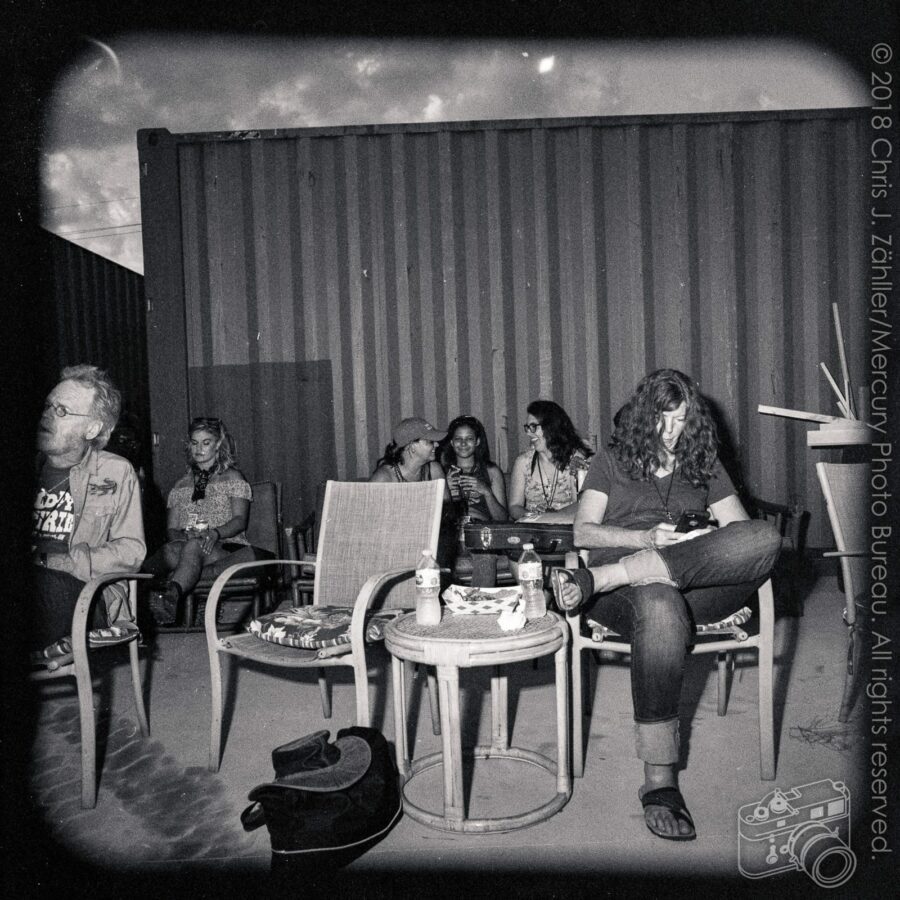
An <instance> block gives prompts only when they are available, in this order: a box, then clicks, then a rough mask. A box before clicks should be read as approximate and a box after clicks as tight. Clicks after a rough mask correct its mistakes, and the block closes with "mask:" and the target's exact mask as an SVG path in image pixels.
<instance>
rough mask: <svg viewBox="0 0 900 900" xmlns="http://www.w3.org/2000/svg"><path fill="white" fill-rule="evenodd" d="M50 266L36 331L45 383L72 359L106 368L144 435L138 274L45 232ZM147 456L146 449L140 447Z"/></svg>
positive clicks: (146, 409) (146, 406)
mask: <svg viewBox="0 0 900 900" xmlns="http://www.w3.org/2000/svg"><path fill="white" fill-rule="evenodd" d="M45 235H46V241H47V248H48V250H47V252H48V259H49V262H50V265H51V269H52V273H53V274H52V279H50V280H49V282H50V284H51V285H52V301H51V302H50V303H48V304H46V306H45V308H44V322H45V330H46V333H45V334H43V335H42V336H41V343H42V345H43V348H44V353H45V360H46V365H45V366H44V377H45V379H46V382H47V386H52V385H53V384H55V383H56V380H57V378H58V376H59V370H60V369H61V368H62V367H64V366H71V365H75V364H77V363H91V364H93V365H98V366H101V367H102V368H104V369H107V370H108V371H109V373H110V375H111V376H112V378H113V380H114V381H115V383H116V385H117V386H118V387H119V389H120V390H121V391H122V399H123V404H124V407H125V408H126V409H127V410H128V411H130V412H131V413H133V414H134V415H136V416H137V417H138V420H139V421H140V423H141V425H142V427H143V429H144V433H145V437H146V436H147V435H149V425H150V403H149V395H148V390H147V351H146V347H147V328H146V308H145V300H144V279H143V277H142V276H141V275H139V274H137V273H136V272H132V271H131V270H130V269H126V268H125V267H124V266H120V265H117V264H116V263H114V262H110V261H109V260H108V259H104V258H103V257H102V256H98V255H97V254H96V253H91V252H90V251H89V250H85V249H84V248H83V247H79V246H78V245H77V244H73V243H72V242H71V241H67V240H65V239H64V238H61V237H58V236H56V235H53V234H50V233H49V232H45ZM144 449H145V450H146V451H147V453H148V457H149V448H147V447H145V448H144Z"/></svg>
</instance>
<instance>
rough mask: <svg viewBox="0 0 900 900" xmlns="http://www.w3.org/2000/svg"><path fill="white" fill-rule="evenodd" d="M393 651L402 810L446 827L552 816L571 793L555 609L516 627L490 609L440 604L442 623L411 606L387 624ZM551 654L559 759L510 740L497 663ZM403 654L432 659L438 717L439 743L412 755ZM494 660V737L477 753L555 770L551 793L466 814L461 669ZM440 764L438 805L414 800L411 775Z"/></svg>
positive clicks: (475, 829) (487, 826)
mask: <svg viewBox="0 0 900 900" xmlns="http://www.w3.org/2000/svg"><path fill="white" fill-rule="evenodd" d="M384 638H385V646H386V647H387V649H388V651H389V652H390V654H391V657H392V659H391V668H392V675H393V695H394V728H395V731H396V745H397V767H398V769H399V770H400V776H401V778H402V779H403V782H404V786H403V808H404V810H405V811H406V813H407V815H409V816H410V817H411V818H413V819H415V820H416V821H417V822H421V823H422V824H423V825H429V826H431V827H432V828H440V829H442V830H444V831H454V832H464V833H476V834H478V833H486V832H498V831H512V830H514V829H516V828H524V827H526V826H528V825H533V824H535V823H536V822H541V821H543V820H544V819H549V818H550V816H552V815H554V814H555V813H557V812H559V810H561V809H562V808H563V806H565V805H566V803H567V802H568V800H569V797H571V796H572V777H571V773H570V770H569V689H568V678H567V665H566V657H567V652H568V644H569V630H568V628H567V626H566V624H565V622H564V621H563V619H562V618H561V617H560V616H558V615H557V614H556V613H553V612H548V613H547V614H546V615H545V616H543V617H542V618H540V619H533V620H531V621H529V622H527V623H526V624H525V627H524V628H523V629H522V630H520V631H513V632H505V631H501V629H500V627H499V626H498V625H497V616H495V615H489V616H488V615H451V614H449V613H448V612H447V611H446V610H445V611H444V616H443V619H442V620H441V623H440V624H439V625H432V626H424V625H418V624H417V623H416V617H415V614H414V613H410V614H409V615H406V616H401V617H400V618H399V619H396V620H394V621H393V622H390V623H389V624H388V625H387V626H386V628H385V632H384ZM550 654H554V658H555V673H556V747H557V749H556V756H557V758H556V761H555V762H554V761H553V760H552V759H550V758H548V757H547V756H544V755H543V754H541V753H536V752H534V751H532V750H524V749H521V748H519V747H510V746H509V736H508V733H507V683H506V675H503V674H501V672H500V668H499V667H500V666H502V665H505V664H506V663H512V662H520V661H522V660H529V659H537V658H538V657H541V656H549V655H550ZM402 660H407V661H409V662H414V663H421V664H423V665H426V666H435V667H436V669H437V681H438V697H439V705H440V720H441V744H442V750H441V751H440V752H437V753H431V754H429V755H427V756H423V757H421V758H419V759H416V760H412V761H410V759H409V750H408V747H407V722H406V686H405V683H404V668H405V667H404V665H403V662H402ZM476 666H494V667H496V668H495V671H494V674H493V676H492V678H491V719H492V729H491V743H490V745H479V746H477V747H475V748H474V756H475V758H476V759H485V760H490V759H513V760H518V761H520V762H524V763H530V764H531V765H533V766H537V767H538V768H540V769H543V770H545V771H547V772H549V773H551V774H552V775H555V776H556V794H555V796H554V797H553V798H551V799H550V800H549V801H547V802H546V803H543V804H542V805H540V806H538V807H536V808H535V809H532V810H529V811H528V812H523V813H519V814H517V815H511V816H501V817H497V818H485V819H468V818H466V815H465V812H466V811H465V800H464V797H463V775H462V739H461V735H460V713H459V670H460V669H461V668H474V667H476ZM437 765H443V773H444V809H443V813H436V812H431V811H429V810H426V809H422V808H421V807H419V806H417V805H416V804H414V803H413V802H412V801H411V800H410V799H409V798H408V796H407V790H406V789H407V787H408V785H409V783H410V781H412V779H413V778H415V777H416V775H418V774H420V773H421V772H424V771H425V770H426V769H430V768H433V767H434V766H437Z"/></svg>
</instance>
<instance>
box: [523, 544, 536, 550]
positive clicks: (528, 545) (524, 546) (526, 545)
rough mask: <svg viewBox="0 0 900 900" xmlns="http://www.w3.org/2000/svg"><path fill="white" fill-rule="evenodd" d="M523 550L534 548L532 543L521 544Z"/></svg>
mask: <svg viewBox="0 0 900 900" xmlns="http://www.w3.org/2000/svg"><path fill="white" fill-rule="evenodd" d="M522 549H523V550H534V544H522Z"/></svg>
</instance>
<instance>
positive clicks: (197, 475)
mask: <svg viewBox="0 0 900 900" xmlns="http://www.w3.org/2000/svg"><path fill="white" fill-rule="evenodd" d="M191 470H192V471H193V473H194V493H193V494H191V503H196V502H197V501H198V500H203V499H205V497H206V486H207V485H208V484H209V479H210V477H211V476H212V474H213V472H212V469H201V468H200V467H199V466H191Z"/></svg>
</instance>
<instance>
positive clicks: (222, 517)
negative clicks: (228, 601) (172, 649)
mask: <svg viewBox="0 0 900 900" xmlns="http://www.w3.org/2000/svg"><path fill="white" fill-rule="evenodd" d="M184 450H185V458H186V462H187V464H188V469H189V471H188V472H187V473H186V474H185V475H184V476H182V477H181V478H180V479H179V480H178V481H177V482H175V486H174V487H173V488H172V490H171V491H169V498H168V500H167V502H166V506H167V508H168V512H167V518H166V537H167V539H168V542H167V543H166V544H164V545H163V546H162V547H161V548H160V549H159V550H157V551H156V553H154V554H153V556H151V557H150V558H149V559H148V560H147V561H146V562H145V563H144V571H145V572H152V573H153V574H154V575H157V576H159V577H161V578H164V579H165V583H164V584H163V586H162V587H161V588H159V589H156V590H153V591H151V592H150V609H151V611H152V612H153V616H154V618H155V619H156V621H157V623H158V624H160V625H168V624H171V623H172V622H173V621H174V620H175V618H176V615H177V611H178V604H179V603H180V601H181V598H182V597H183V596H184V595H185V594H187V593H189V592H190V591H191V590H193V588H194V586H195V585H196V584H197V582H198V581H199V580H200V572H201V570H202V569H203V567H204V566H208V565H211V564H212V563H218V562H220V561H222V560H225V559H228V560H229V561H230V560H231V558H232V557H233V556H234V554H236V553H238V552H239V551H243V550H245V548H248V547H249V544H248V541H247V537H246V535H245V534H244V531H245V530H246V528H247V520H248V519H249V517H250V501H251V500H252V498H253V495H252V491H251V490H250V485H249V484H248V483H247V481H246V479H245V478H244V476H243V475H242V474H241V473H240V471H239V470H238V469H237V468H235V465H234V441H233V440H232V437H231V435H230V434H229V433H228V430H227V429H226V427H225V423H224V422H223V421H222V420H221V419H216V418H211V417H206V416H201V417H200V418H196V419H193V420H192V421H191V423H190V425H189V426H188V439H187V440H186V441H185V444H184ZM245 556H246V553H244V554H243V555H242V556H241V557H240V559H239V560H238V559H235V560H234V561H247V560H245ZM253 558H255V557H253V556H250V557H249V559H253Z"/></svg>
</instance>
